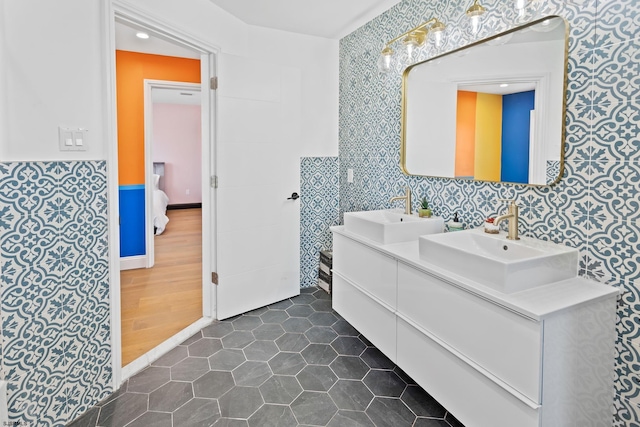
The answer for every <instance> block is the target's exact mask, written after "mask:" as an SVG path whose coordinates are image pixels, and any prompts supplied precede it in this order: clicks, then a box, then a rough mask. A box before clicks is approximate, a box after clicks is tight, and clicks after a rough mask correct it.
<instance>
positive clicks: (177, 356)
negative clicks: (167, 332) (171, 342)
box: [151, 345, 189, 368]
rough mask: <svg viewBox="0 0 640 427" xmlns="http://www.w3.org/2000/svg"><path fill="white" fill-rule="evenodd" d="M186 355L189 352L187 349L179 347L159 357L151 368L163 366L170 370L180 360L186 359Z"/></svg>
mask: <svg viewBox="0 0 640 427" xmlns="http://www.w3.org/2000/svg"><path fill="white" fill-rule="evenodd" d="M188 355H189V351H188V350H187V347H185V346H181V345H179V346H178V347H176V348H174V349H173V350H171V351H169V352H168V353H166V354H165V355H164V356H161V357H160V358H159V359H158V360H156V361H155V362H153V363H152V364H151V366H164V367H167V368H170V367H172V366H173V365H175V364H176V363H178V362H180V361H181V360H184V359H186V358H187V356H188Z"/></svg>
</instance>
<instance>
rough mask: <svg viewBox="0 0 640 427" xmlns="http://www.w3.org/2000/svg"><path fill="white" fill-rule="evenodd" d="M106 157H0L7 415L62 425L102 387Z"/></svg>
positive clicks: (107, 372) (106, 382) (106, 324)
mask: <svg viewBox="0 0 640 427" xmlns="http://www.w3.org/2000/svg"><path fill="white" fill-rule="evenodd" d="M108 257H109V255H108V236H107V179H106V164H105V162H100V161H98V162H27V163H20V162H16V163H0V265H1V280H0V319H1V325H2V329H1V336H2V339H1V343H2V347H1V348H2V353H1V354H2V362H1V365H0V367H1V371H0V372H1V376H2V379H5V380H7V381H8V382H9V385H8V401H9V417H10V421H11V422H14V423H20V425H33V426H35V425H38V426H63V425H65V424H66V423H67V421H70V420H72V419H74V418H76V417H77V416H78V415H80V414H81V413H83V412H85V411H86V410H87V409H89V408H91V407H92V406H93V405H95V404H96V403H97V402H98V401H100V400H101V399H103V398H104V397H105V396H107V395H108V394H109V392H110V391H111V345H110V317H109V275H108V271H109V270H108V263H109V258H108Z"/></svg>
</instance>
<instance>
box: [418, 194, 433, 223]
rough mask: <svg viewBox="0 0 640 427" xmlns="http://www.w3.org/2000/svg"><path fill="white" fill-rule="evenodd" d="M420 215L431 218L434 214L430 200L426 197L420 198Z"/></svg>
mask: <svg viewBox="0 0 640 427" xmlns="http://www.w3.org/2000/svg"><path fill="white" fill-rule="evenodd" d="M418 215H419V216H420V217H421V218H430V217H431V215H432V212H431V208H430V207H429V201H428V200H427V198H426V197H423V198H422V199H420V209H418Z"/></svg>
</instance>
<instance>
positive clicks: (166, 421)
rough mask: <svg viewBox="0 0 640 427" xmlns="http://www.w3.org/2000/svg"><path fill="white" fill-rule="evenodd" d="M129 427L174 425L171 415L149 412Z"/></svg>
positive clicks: (167, 426)
mask: <svg viewBox="0 0 640 427" xmlns="http://www.w3.org/2000/svg"><path fill="white" fill-rule="evenodd" d="M94 425H95V424H94ZM127 427H173V423H172V421H171V414H169V413H165V412H153V411H148V412H145V413H144V414H142V415H141V416H140V417H138V418H136V420H135V421H134V422H132V423H131V424H127Z"/></svg>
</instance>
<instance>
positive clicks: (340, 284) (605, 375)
mask: <svg viewBox="0 0 640 427" xmlns="http://www.w3.org/2000/svg"><path fill="white" fill-rule="evenodd" d="M332 230H333V231H334V248H333V250H334V264H333V277H334V283H333V306H334V309H335V310H336V311H337V312H338V313H340V314H341V315H342V316H343V317H344V318H345V319H346V320H347V321H349V322H350V323H351V324H352V325H353V326H354V327H355V328H357V329H358V330H359V331H360V332H361V333H362V334H364V336H365V337H367V338H368V339H369V340H370V341H371V342H372V343H373V344H374V345H376V346H378V348H379V349H380V350H381V351H382V352H383V353H385V354H386V355H387V356H388V357H389V358H390V359H392V360H393V361H394V362H395V363H396V364H397V365H398V366H399V367H400V368H402V369H403V370H404V371H405V372H406V373H407V374H409V375H410V376H411V377H412V378H413V379H414V380H415V381H416V382H417V383H418V384H420V385H421V386H422V387H423V388H424V389H425V390H426V391H427V392H428V393H430V394H431V395H432V396H433V397H434V398H436V399H437V400H438V401H439V402H440V403H441V404H442V405H443V406H444V407H445V408H447V410H449V411H451V413H453V415H455V416H456V417H457V418H458V419H459V420H460V421H461V422H462V423H463V424H464V425H465V426H466V427H476V426H477V427H514V426H517V427H551V426H554V427H555V426H557V427H565V426H580V427H583V426H594V427H596V426H597V427H599V426H607V425H611V422H612V405H613V375H614V374H613V372H614V371H613V370H614V361H613V354H614V344H615V338H616V332H615V313H616V296H617V290H615V289H614V288H612V287H609V286H605V285H601V284H598V283H595V282H592V281H589V280H586V279H582V278H578V277H576V278H573V279H569V280H565V281H562V282H557V283H554V284H550V285H545V286H541V287H538V288H536V289H531V290H527V291H523V292H518V293H514V294H509V295H507V294H500V293H498V292H496V291H492V290H490V289H488V288H485V287H483V286H482V285H477V284H474V283H473V282H470V281H468V280H465V279H461V278H460V277H459V276H455V275H454V274H449V275H448V274H447V272H446V271H444V270H442V269H439V268H437V266H433V265H430V264H428V263H426V262H424V261H421V260H420V259H419V257H418V254H417V252H418V248H417V243H416V242H408V243H401V244H394V245H378V244H376V243H374V242H369V241H367V240H366V239H362V238H359V237H358V236H354V235H351V234H349V233H346V232H344V231H343V230H342V229H341V228H340V227H335V228H333V229H332Z"/></svg>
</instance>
